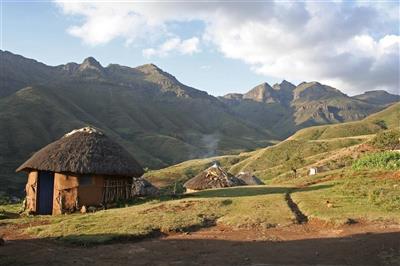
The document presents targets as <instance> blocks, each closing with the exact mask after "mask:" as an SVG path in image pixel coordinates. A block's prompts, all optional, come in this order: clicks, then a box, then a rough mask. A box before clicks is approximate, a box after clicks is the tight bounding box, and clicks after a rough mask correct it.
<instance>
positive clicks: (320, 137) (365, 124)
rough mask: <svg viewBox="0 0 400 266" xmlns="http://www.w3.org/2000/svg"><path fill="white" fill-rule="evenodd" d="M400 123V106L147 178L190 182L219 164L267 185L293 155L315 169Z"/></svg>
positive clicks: (283, 171) (284, 172)
mask: <svg viewBox="0 0 400 266" xmlns="http://www.w3.org/2000/svg"><path fill="white" fill-rule="evenodd" d="M399 120H400V103H397V104H395V105H392V106H390V107H388V108H387V109H385V110H383V111H381V112H378V113H376V114H373V115H371V116H368V117H367V118H365V119H364V120H361V121H358V122H349V123H342V124H337V125H327V126H316V127H310V128H307V129H303V130H300V131H298V132H297V133H296V134H294V135H293V136H292V137H290V138H288V139H287V140H285V141H283V142H281V143H279V144H277V145H274V146H270V147H267V148H263V149H259V150H256V151H253V152H248V153H242V154H239V155H227V156H223V157H214V158H208V159H199V160H191V161H186V162H183V163H181V164H178V165H174V166H171V167H167V168H164V169H161V170H158V171H150V172H149V173H147V174H146V176H147V177H148V178H149V179H150V180H151V181H153V182H159V184H162V185H168V184H171V183H173V182H175V181H184V180H187V179H189V178H190V177H192V176H193V174H196V173H198V172H199V171H201V170H203V169H205V168H207V166H209V164H210V163H211V162H212V161H213V160H218V161H220V162H221V163H222V166H223V167H225V168H226V169H229V170H230V172H232V173H233V174H236V173H238V172H240V171H243V170H247V171H252V172H254V173H255V174H256V175H257V176H258V177H260V178H262V179H264V181H268V180H270V179H271V178H274V177H277V176H280V175H283V176H285V175H288V174H289V173H288V169H287V166H286V163H285V162H286V159H287V156H290V155H291V154H294V153H298V152H300V153H301V155H302V157H303V158H304V159H305V164H304V166H308V165H313V164H316V163H318V162H319V161H320V160H322V159H326V158H328V157H329V156H331V155H332V154H333V153H332V152H333V151H336V152H339V151H340V152H343V153H346V148H348V147H352V146H356V145H358V144H361V143H363V142H366V141H368V140H369V139H370V138H371V137H372V136H374V133H376V132H378V131H380V130H383V129H382V127H380V126H379V125H377V124H375V123H376V121H384V122H385V125H386V126H387V127H389V128H393V127H398V126H399V124H398V121H399ZM301 171H303V172H304V171H306V169H305V168H303V169H301Z"/></svg>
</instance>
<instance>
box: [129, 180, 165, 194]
mask: <svg viewBox="0 0 400 266" xmlns="http://www.w3.org/2000/svg"><path fill="white" fill-rule="evenodd" d="M132 194H133V195H134V196H138V197H147V196H157V195H159V194H160V191H159V189H158V188H157V187H156V186H154V185H153V184H152V183H150V182H149V181H147V180H146V179H144V178H143V177H139V178H134V179H133V182H132Z"/></svg>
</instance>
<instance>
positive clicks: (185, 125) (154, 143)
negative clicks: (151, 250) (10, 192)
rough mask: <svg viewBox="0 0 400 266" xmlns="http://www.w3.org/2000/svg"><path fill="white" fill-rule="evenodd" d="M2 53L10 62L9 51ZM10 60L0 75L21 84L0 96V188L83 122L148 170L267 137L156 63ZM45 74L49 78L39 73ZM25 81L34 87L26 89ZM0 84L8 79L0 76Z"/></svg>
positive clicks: (258, 143) (241, 147) (260, 143)
mask: <svg viewBox="0 0 400 266" xmlns="http://www.w3.org/2000/svg"><path fill="white" fill-rule="evenodd" d="M1 56H2V58H3V57H7V60H8V61H12V60H11V59H10V57H11V56H12V54H11V55H10V53H7V52H2V53H1ZM14 56H15V63H14V64H13V65H12V71H11V70H10V69H9V70H7V71H6V72H5V74H7V75H8V73H9V72H13V73H14V78H15V79H16V80H20V81H21V82H20V83H19V84H20V85H19V86H23V87H21V88H19V89H17V85H15V86H14V87H12V86H11V87H9V88H10V89H7V92H6V93H3V94H2V97H0V131H1V132H2V134H1V135H0V150H1V156H0V185H1V187H2V188H4V187H9V188H10V187H12V186H13V184H17V185H15V186H14V189H17V190H18V189H19V190H21V191H22V183H23V182H24V180H25V178H24V177H23V176H20V177H19V178H17V179H15V177H16V175H15V173H14V170H15V168H16V167H17V166H18V165H19V164H21V163H22V162H23V161H24V160H26V159H27V158H28V157H29V156H30V155H31V154H32V153H33V152H35V151H36V150H38V149H39V148H41V147H43V146H44V145H46V144H48V143H49V142H51V141H54V140H55V139H58V138H59V137H61V136H62V135H63V134H65V133H66V132H69V131H71V130H72V129H74V128H78V127H82V126H85V125H93V126H95V127H98V128H101V129H102V130H104V131H105V132H106V133H107V134H108V135H109V136H110V137H112V138H113V139H114V140H116V141H117V142H119V143H120V144H122V145H123V146H124V147H125V148H126V149H127V150H128V151H129V152H131V153H132V154H133V155H134V156H135V157H136V158H137V159H138V160H139V161H140V162H141V163H142V164H143V166H144V167H150V168H160V167H164V166H167V165H171V164H174V163H178V162H180V161H184V160H187V159H190V158H196V157H205V156H212V155H216V154H224V153H232V152H239V151H242V150H251V149H255V148H257V147H259V146H264V145H268V140H270V139H271V136H270V135H269V134H268V133H266V132H265V131H263V130H261V129H260V128H258V127H255V126H253V125H250V124H249V123H247V122H246V121H244V120H242V119H240V118H238V117H237V116H235V115H234V114H232V113H231V111H230V110H229V108H227V106H226V105H225V104H223V103H222V102H221V101H219V100H218V99H217V98H215V97H213V96H210V95H208V94H207V93H206V92H203V91H199V90H196V89H194V88H190V87H188V86H185V85H183V84H181V83H180V82H179V81H177V80H176V78H175V77H173V76H172V75H170V74H168V73H166V72H164V71H162V70H161V69H159V68H158V67H156V66H154V65H144V66H141V67H138V68H129V67H123V66H119V65H110V66H108V67H102V66H101V65H100V64H99V63H98V62H97V61H96V60H95V59H94V58H87V59H85V60H84V61H83V63H82V64H75V63H69V64H66V65H61V66H57V67H48V66H45V65H43V64H41V63H37V62H36V61H33V60H30V59H24V58H22V57H20V56H17V55H14ZM2 58H0V59H2ZM0 61H1V64H2V67H4V68H7V66H4V65H3V62H4V61H3V60H0ZM43 69H48V70H49V71H48V72H46V71H44V72H43V73H49V75H51V77H49V76H46V75H41V73H42V71H43ZM26 73H29V75H26ZM18 75H21V76H20V77H18ZM31 76H33V77H35V78H32V80H31V82H32V85H28V86H25V85H26V84H29V81H28V80H29V78H30V77H31ZM0 79H1V80H3V81H4V80H7V77H4V76H3V73H1V76H0ZM22 81H23V82H22ZM4 84H5V85H7V84H10V83H4ZM13 84H14V83H13ZM15 84H16V83H15ZM1 90H2V91H3V87H2V88H1ZM4 91H6V90H4ZM10 180H12V182H11V183H9V181H10ZM14 181H15V182H14ZM3 185H4V186H3Z"/></svg>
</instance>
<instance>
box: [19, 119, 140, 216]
mask: <svg viewBox="0 0 400 266" xmlns="http://www.w3.org/2000/svg"><path fill="white" fill-rule="evenodd" d="M19 171H26V172H28V182H27V184H26V209H27V211H29V212H30V213H35V214H61V213H66V212H72V211H75V210H78V209H80V208H81V207H82V206H98V205H105V204H107V203H111V202H115V201H117V200H121V199H122V200H123V199H128V198H131V197H133V196H134V195H133V193H132V190H131V186H132V177H140V176H141V175H142V174H143V173H144V171H143V168H142V167H141V166H140V164H139V163H138V162H137V161H136V160H135V159H134V158H133V157H132V156H131V155H130V154H129V153H128V152H127V151H126V150H125V149H124V148H122V147H121V146H120V145H118V144H117V143H115V142H113V141H112V140H111V139H109V138H108V137H107V136H105V135H104V134H103V133H102V132H100V131H98V130H96V129H94V128H91V127H85V128H82V129H77V130H74V131H72V132H70V133H68V134H66V135H64V136H63V137H62V138H60V139H59V140H57V141H55V142H53V143H50V144H49V145H47V146H45V147H44V148H42V149H41V150H39V151H38V152H36V153H35V154H34V155H33V156H32V157H31V158H30V159H28V160H27V161H26V162H25V163H23V164H22V165H21V166H20V167H19V168H18V169H17V172H19Z"/></svg>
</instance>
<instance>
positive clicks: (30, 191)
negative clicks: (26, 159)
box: [25, 171, 38, 213]
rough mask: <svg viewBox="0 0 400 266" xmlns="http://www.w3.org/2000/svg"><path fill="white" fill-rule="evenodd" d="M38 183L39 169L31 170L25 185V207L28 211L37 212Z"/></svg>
mask: <svg viewBox="0 0 400 266" xmlns="http://www.w3.org/2000/svg"><path fill="white" fill-rule="evenodd" d="M37 184H38V171H31V172H29V174H28V180H27V182H26V185H25V192H26V201H25V209H26V211H27V212H28V213H35V212H36V191H37Z"/></svg>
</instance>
